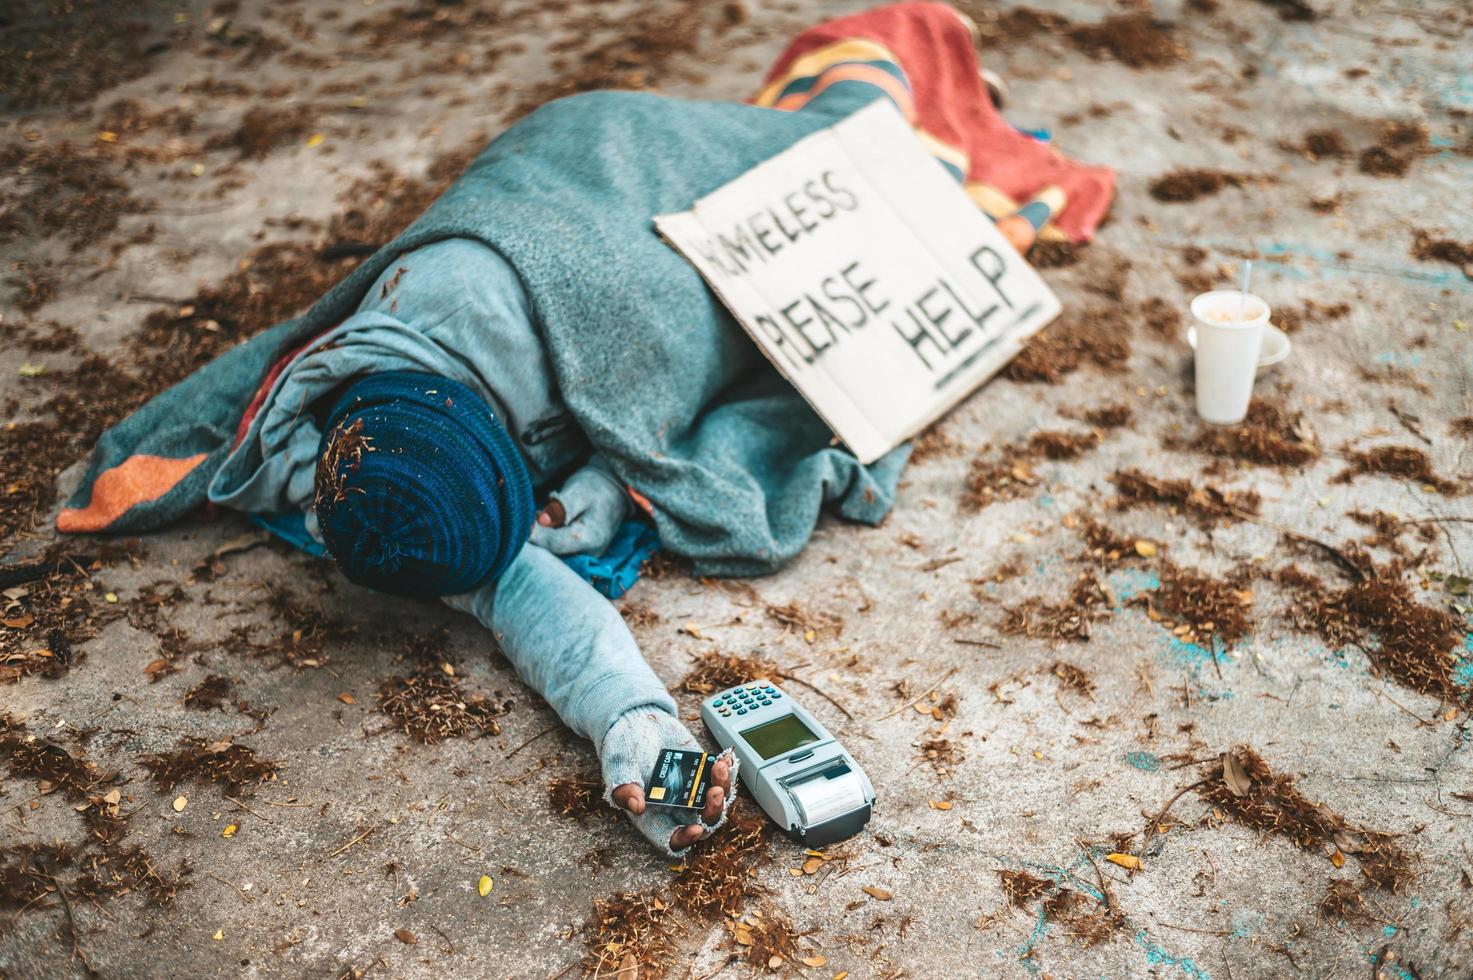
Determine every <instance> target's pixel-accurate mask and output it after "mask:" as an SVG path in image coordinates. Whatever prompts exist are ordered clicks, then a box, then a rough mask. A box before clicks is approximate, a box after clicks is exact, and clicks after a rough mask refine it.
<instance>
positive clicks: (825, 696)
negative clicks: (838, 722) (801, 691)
mask: <svg viewBox="0 0 1473 980" xmlns="http://www.w3.org/2000/svg"><path fill="white" fill-rule="evenodd" d="M776 674H777V676H779V677H781V678H782V679H783V680H785V681H792V682H793V683H794V684H802V685H803V686H804V687H806V688H808V690H810V691H812V692H813V693H814V694H817V695H818V696H819V697H821V698H823V699H824V700H825V701H827V702H828V703H829V704H831V705H833V706H834V707H836V708H838V709H839V710H840V711H842V712H843V713H844V717H845V718H848V719H849V720H850V721H853V720H854V716H853V715H851V714H850V713H849V709H848V708H846V707H844V706H843V705H842V704H840V703H839V702H837V701H835V700H834V699H833V698H831V697H829V695H828V692H826V691H823V690H821V689H820V688H818V687H816V686H814V685H813V684H810V683H808V682H807V681H805V680H804V679H803V678H801V677H796V676H794V675H793V674H787V673H784V672H782V671H780V670H779V671H776Z"/></svg>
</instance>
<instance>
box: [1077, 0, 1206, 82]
mask: <svg viewBox="0 0 1473 980" xmlns="http://www.w3.org/2000/svg"><path fill="white" fill-rule="evenodd" d="M1067 37H1068V38H1069V40H1070V41H1071V42H1072V43H1073V44H1074V46H1075V47H1076V48H1078V49H1079V50H1080V51H1083V52H1084V53H1085V54H1087V55H1089V56H1090V57H1091V58H1096V59H1100V58H1106V57H1109V58H1113V59H1114V60H1116V61H1118V62H1120V63H1121V64H1123V65H1126V66H1128V67H1130V68H1163V67H1165V66H1167V65H1173V64H1176V63H1177V62H1180V61H1185V60H1186V59H1187V53H1188V52H1187V47H1186V45H1184V44H1182V43H1181V42H1180V41H1178V40H1177V39H1176V34H1175V31H1174V30H1173V28H1172V26H1171V25H1170V24H1168V23H1167V22H1165V21H1161V20H1157V19H1156V18H1155V17H1153V16H1152V15H1151V14H1150V13H1149V12H1145V11H1141V12H1137V13H1126V14H1116V15H1114V16H1113V17H1106V18H1105V19H1104V20H1102V21H1100V22H1099V23H1097V24H1076V25H1074V26H1072V27H1070V28H1069V30H1068V33H1067Z"/></svg>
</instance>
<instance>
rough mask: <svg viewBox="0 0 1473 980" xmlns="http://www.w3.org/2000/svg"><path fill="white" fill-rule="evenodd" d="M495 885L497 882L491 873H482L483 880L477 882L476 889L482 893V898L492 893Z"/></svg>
mask: <svg viewBox="0 0 1473 980" xmlns="http://www.w3.org/2000/svg"><path fill="white" fill-rule="evenodd" d="M495 887H496V882H494V881H492V880H491V876H490V875H481V880H480V881H478V882H476V891H477V892H479V893H480V896H481V897H482V898H485V897H486V896H487V895H489V894H491V889H493V888H495Z"/></svg>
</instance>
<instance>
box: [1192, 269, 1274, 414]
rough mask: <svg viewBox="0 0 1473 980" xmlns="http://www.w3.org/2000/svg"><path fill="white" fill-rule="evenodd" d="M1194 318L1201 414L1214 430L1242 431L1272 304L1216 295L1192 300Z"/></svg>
mask: <svg viewBox="0 0 1473 980" xmlns="http://www.w3.org/2000/svg"><path fill="white" fill-rule="evenodd" d="M1240 303H1242V309H1243V311H1244V312H1243V317H1244V318H1243V319H1241V320H1240V319H1239V314H1238V310H1239V308H1240V307H1239V304H1240ZM1192 317H1193V318H1194V319H1195V320H1196V321H1197V414H1198V415H1199V416H1201V418H1202V421H1204V422H1210V423H1212V424H1213V425H1237V424H1238V423H1239V422H1241V421H1243V417H1244V416H1245V415H1247V414H1248V400H1249V399H1250V398H1251V397H1252V395H1253V376H1254V374H1255V373H1257V371H1258V348H1259V346H1260V345H1261V344H1262V343H1263V325H1264V324H1265V323H1267V322H1268V317H1269V307H1268V303H1266V302H1264V300H1263V299H1262V298H1261V297H1258V296H1254V295H1253V294H1252V293H1249V294H1248V295H1247V298H1246V301H1244V299H1243V296H1242V294H1241V293H1239V292H1238V291H1237V290H1236V289H1214V290H1213V291H1212V292H1210V293H1203V294H1202V295H1200V296H1198V297H1197V298H1196V299H1194V300H1192Z"/></svg>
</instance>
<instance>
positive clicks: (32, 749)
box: [0, 715, 106, 801]
mask: <svg viewBox="0 0 1473 980" xmlns="http://www.w3.org/2000/svg"><path fill="white" fill-rule="evenodd" d="M0 756H4V758H5V768H6V771H7V772H9V773H10V777H11V778H12V779H25V780H34V781H35V782H36V783H38V784H40V785H41V786H42V787H43V788H44V789H46V790H47V791H49V792H59V793H61V794H62V795H63V796H65V797H66V798H67V799H69V800H74V801H75V800H83V799H86V798H87V796H88V794H89V793H90V792H91V790H92V788H93V786H94V785H96V784H97V783H98V782H99V781H100V780H102V779H103V778H105V776H106V774H100V773H98V771H97V765H96V763H93V762H89V761H87V760H86V759H84V758H82V757H81V756H80V755H73V754H72V753H71V752H69V751H67V749H66V748H65V747H64V746H62V745H59V744H57V743H56V742H52V741H49V740H47V739H45V738H42V737H41V736H39V735H33V734H31V733H30V732H29V731H27V730H26V726H25V725H24V724H22V723H21V722H19V721H16V720H14V719H13V718H11V717H10V716H9V715H0Z"/></svg>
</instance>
